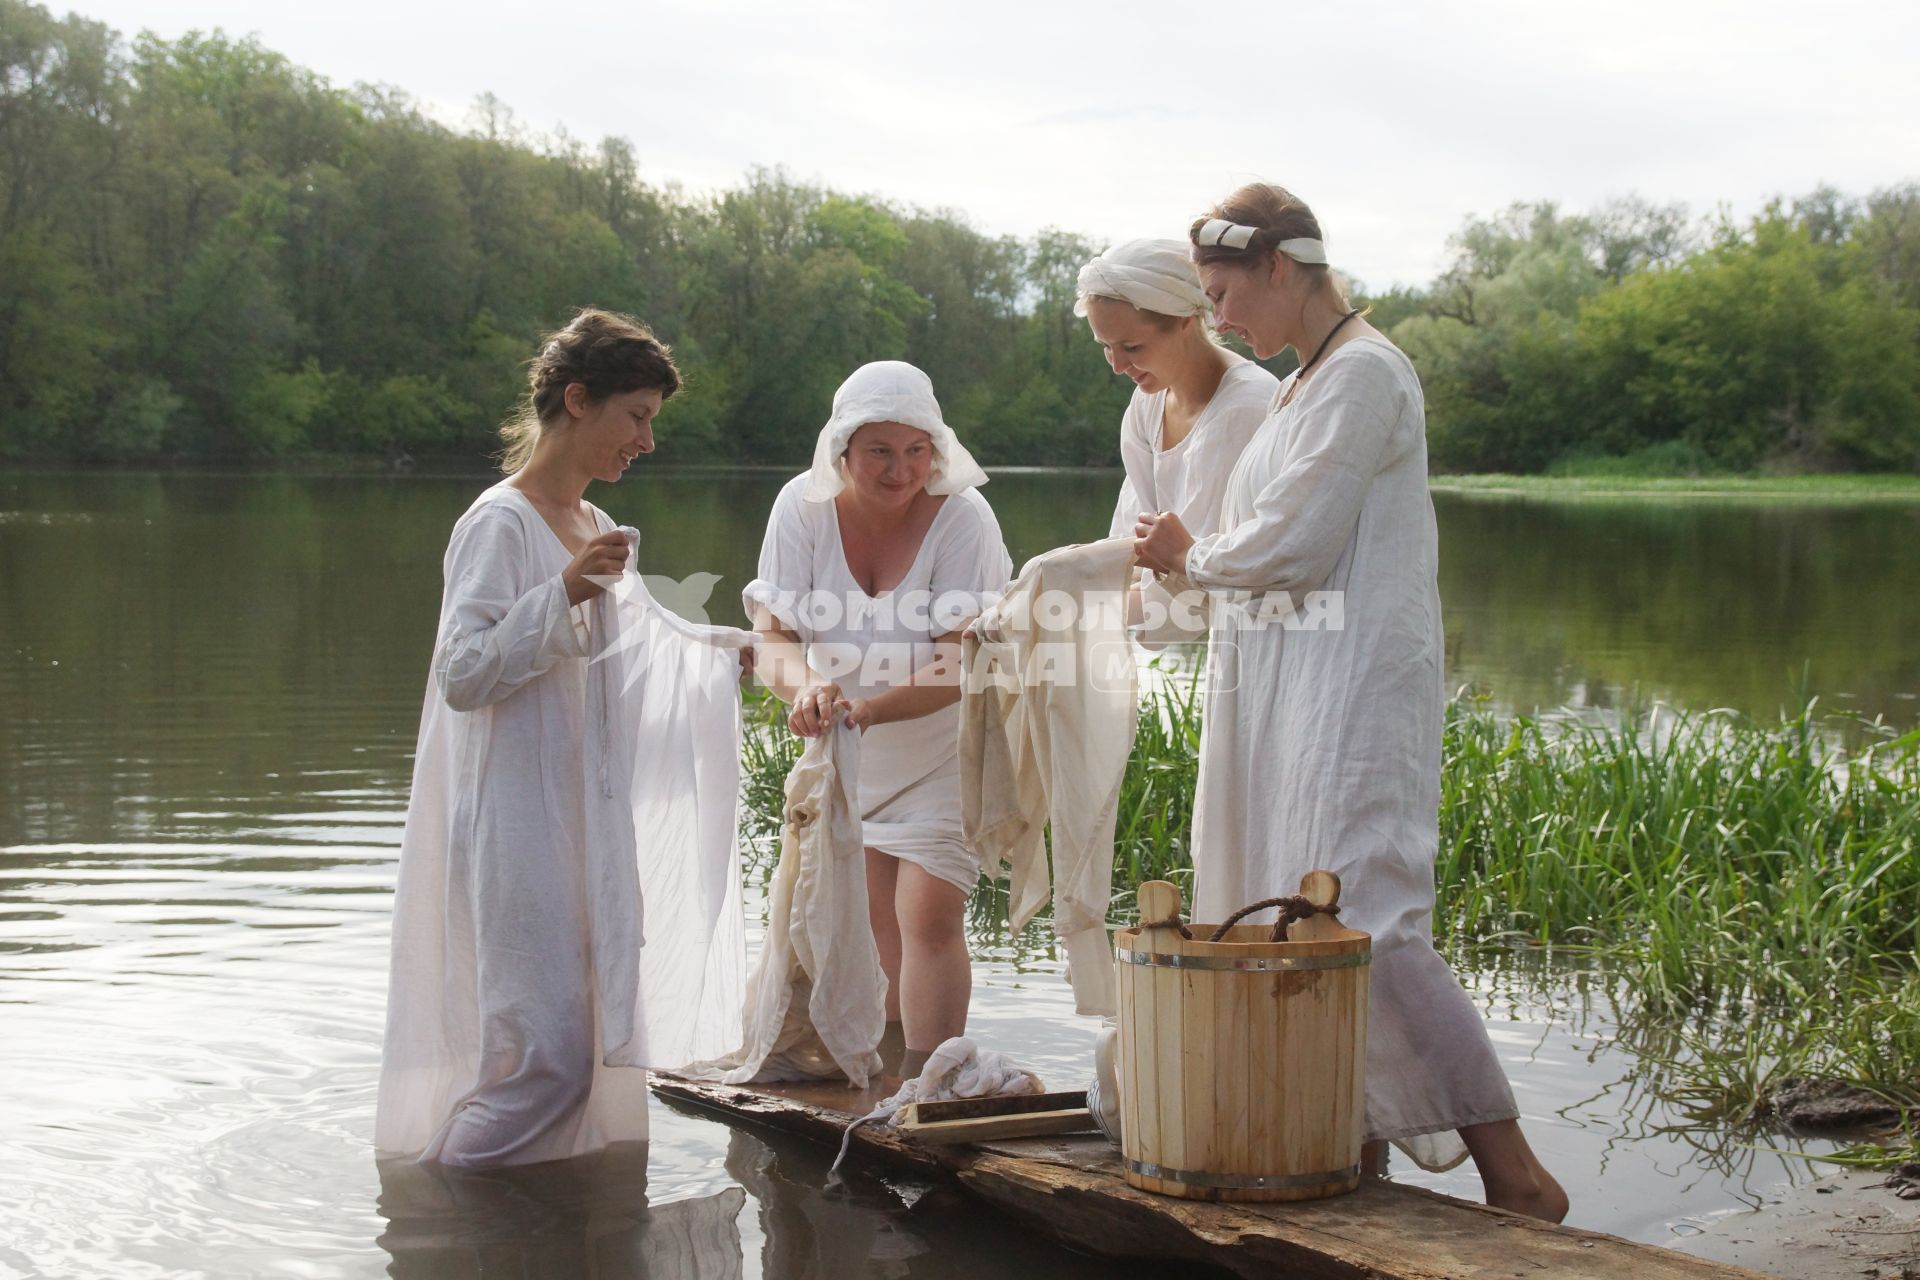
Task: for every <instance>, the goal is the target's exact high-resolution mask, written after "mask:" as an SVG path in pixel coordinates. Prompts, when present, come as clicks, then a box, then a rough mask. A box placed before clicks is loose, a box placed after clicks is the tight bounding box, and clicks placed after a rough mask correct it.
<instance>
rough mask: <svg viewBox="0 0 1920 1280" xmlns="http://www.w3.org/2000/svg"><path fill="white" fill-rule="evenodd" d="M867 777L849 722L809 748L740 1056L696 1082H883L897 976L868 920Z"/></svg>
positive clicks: (799, 771) (710, 1068)
mask: <svg viewBox="0 0 1920 1280" xmlns="http://www.w3.org/2000/svg"><path fill="white" fill-rule="evenodd" d="M837 719H838V717H836V720H837ZM859 778H860V733H859V731H858V730H856V729H850V728H847V727H846V726H845V725H844V724H840V723H836V724H835V726H834V727H833V728H832V729H830V730H828V731H827V732H826V733H824V734H821V735H820V736H819V737H817V738H812V739H809V740H808V742H807V747H806V750H805V751H804V752H802V753H801V756H800V761H799V763H798V764H796V765H794V767H793V769H792V771H791V772H790V773H788V774H787V799H786V808H785V810H784V818H783V821H782V824H781V829H780V861H779V864H778V865H777V866H775V867H774V870H773V883H772V885H771V887H770V888H769V891H768V904H767V940H766V945H765V946H764V947H762V948H761V951H760V958H759V960H758V961H756V962H755V964H754V968H753V976H752V977H751V978H750V979H749V980H748V982H747V997H746V1005H745V1012H744V1016H743V1017H742V1018H741V1021H740V1023H737V1024H736V1026H738V1027H740V1029H741V1030H742V1032H743V1035H742V1039H741V1040H740V1042H739V1043H740V1047H739V1048H738V1049H736V1050H734V1051H733V1052H732V1053H729V1054H727V1055H726V1056H725V1057H724V1058H720V1059H718V1060H716V1061H712V1062H704V1063H701V1064H699V1066H698V1067H697V1068H695V1069H694V1074H699V1075H704V1076H709V1077H718V1078H719V1079H721V1080H724V1081H726V1082H727V1083H729V1084H746V1083H748V1082H749V1081H754V1080H815V1079H831V1078H836V1077H839V1076H845V1077H846V1079H847V1081H848V1082H849V1083H850V1084H851V1085H853V1086H854V1087H855V1088H865V1087H866V1086H867V1083H868V1082H869V1081H870V1080H872V1079H873V1078H875V1077H877V1076H878V1075H879V1073H880V1069H881V1062H880V1055H879V1053H878V1052H877V1047H878V1045H879V1043H880V1036H881V1034H882V1032H883V1031H884V1030H885V1026H886V994H887V979H886V974H885V973H884V972H882V970H881V968H880V953H879V951H878V949H877V948H876V947H875V946H874V941H873V929H872V927H871V926H870V925H869V923H868V921H867V869H866V853H865V848H864V843H863V841H862V839H861V823H860V805H859V797H858V794H857V792H858V790H859ZM740 1007H741V1006H740V1005H739V1004H738V1003H736V1004H734V1005H732V1006H730V1008H731V1009H739V1008H740Z"/></svg>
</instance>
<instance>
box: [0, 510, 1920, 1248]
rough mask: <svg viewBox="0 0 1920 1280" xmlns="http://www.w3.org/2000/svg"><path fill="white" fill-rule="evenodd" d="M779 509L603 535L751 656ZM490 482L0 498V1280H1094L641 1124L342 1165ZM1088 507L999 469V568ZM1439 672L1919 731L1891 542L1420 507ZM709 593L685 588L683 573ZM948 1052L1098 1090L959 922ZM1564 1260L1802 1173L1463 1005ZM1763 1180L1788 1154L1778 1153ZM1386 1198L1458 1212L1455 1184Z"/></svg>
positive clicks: (891, 1200) (1722, 515)
mask: <svg viewBox="0 0 1920 1280" xmlns="http://www.w3.org/2000/svg"><path fill="white" fill-rule="evenodd" d="M781 479H782V477H780V476H778V475H769V474H758V473H750V474H744V475H742V474H737V473H736V474H727V475H723V474H718V473H699V472H655V473H650V474H648V473H643V474H642V475H640V476H637V477H634V478H632V479H630V480H628V481H626V482H624V483H623V484H622V485H620V486H619V487H618V488H614V489H602V490H600V491H598V492H596V493H595V494H594V495H592V496H593V497H594V498H595V500H596V501H598V502H599V503H600V504H601V505H602V506H604V507H606V508H607V509H608V511H609V512H610V513H611V514H613V515H614V516H615V518H617V519H619V520H622V521H623V522H627V523H632V524H635V525H637V526H639V527H640V528H641V529H642V531H643V534H644V537H645V540H644V542H643V544H642V553H643V560H644V567H645V569H646V570H647V571H648V572H650V573H656V574H662V575H665V576H669V577H673V578H677V579H688V580H687V581H686V582H685V583H684V584H683V587H682V591H683V592H684V593H685V594H684V595H683V597H682V602H683V603H686V602H688V601H691V600H692V599H694V598H697V597H699V596H701V595H702V594H705V593H706V592H707V589H708V588H711V592H710V607H711V610H712V613H713V616H714V617H715V618H716V619H717V620H722V621H733V620H738V618H739V612H738V610H739V605H738V590H739V587H740V586H741V585H742V584H743V583H744V581H745V580H746V579H747V578H748V577H750V576H751V571H752V566H753V561H754V556H755V553H756V551H757V547H758V542H759V537H760V531H761V526H762V522H763V520H764V518H765V514H766V511H767V509H768V506H769V504H770V502H771V500H772V496H773V493H774V491H775V490H776V489H777V488H778V485H779V483H780V481H781ZM483 483H485V482H484V480H479V479H476V478H473V477H446V478H420V477H408V478H394V479H388V478H378V479H369V478H318V477H271V478H261V477H189V476H97V475H86V476H65V475H45V474H28V473H0V1170H4V1173H3V1174H0V1188H4V1194H0V1280H11V1278H13V1277H26V1276H42V1275H44V1276H75V1277H82V1276H85V1277H92V1276H114V1277H147V1276H153V1277H159V1276H198V1275H205V1276H287V1277H331V1276H372V1275H380V1274H388V1273H390V1274H394V1275H403V1276H432V1277H454V1276H479V1275H496V1274H501V1275H514V1276H522V1275H525V1276H535V1275H538V1276H555V1277H559V1276H573V1275H587V1274H592V1275H596V1276H608V1277H622V1276H682V1275H685V1276H695V1275H697V1276H701V1277H708V1276H716V1277H719V1276H729V1275H742V1276H758V1275H764V1276H774V1277H782V1278H791V1277H805V1276H822V1277H828V1276H832V1277H838V1276H856V1275H870V1276H885V1277H901V1276H909V1277H944V1276H963V1275H964V1276H968V1277H998V1276H1007V1277H1015V1276H1039V1275H1042V1274H1045V1275H1061V1276H1067V1277H1077V1276H1082V1275H1085V1276H1093V1275H1095V1274H1102V1275H1104V1274H1108V1273H1109V1272H1110V1268H1109V1267H1108V1266H1106V1265H1104V1264H1099V1263H1094V1262H1090V1261H1088V1260H1085V1259H1081V1258H1077V1257H1075V1256H1074V1255H1071V1254H1067V1253H1064V1252H1063V1251H1061V1250H1058V1249H1056V1248H1054V1247H1052V1246H1050V1245H1048V1244H1046V1243H1044V1242H1042V1241H1040V1240H1038V1239H1036V1238H1033V1237H1030V1236H1029V1235H1027V1234H1026V1233H1024V1232H1022V1231H1019V1230H1017V1229H1014V1228H1012V1227H1010V1226H1009V1225H1008V1224H1006V1223H1005V1222H1004V1221H1002V1220H1000V1219H998V1218H996V1217H994V1216H992V1215H989V1214H985V1213H983V1212H982V1211H980V1210H977V1209H974V1208H973V1207H971V1206H970V1205H968V1204H967V1203H966V1202H965V1201H963V1200H960V1199H958V1198H957V1196H956V1194H955V1193H953V1192H951V1191H948V1190H944V1189H931V1190H930V1189H928V1188H925V1187H922V1186H917V1185H914V1184H911V1183H903V1182H900V1181H898V1180H890V1179H883V1178H877V1177H872V1176H868V1175H865V1174H856V1175H855V1176H854V1177H853V1178H852V1179H850V1181H849V1182H848V1184H847V1185H846V1186H845V1187H844V1188H843V1189H839V1190H836V1191H833V1192H831V1193H824V1192H823V1191H822V1189H821V1188H822V1183H823V1181H824V1171H825V1157H824V1156H823V1155H822V1154H821V1153H819V1152H817V1151H814V1150H811V1149H809V1148H806V1147H804V1146H798V1147H796V1146H789V1145H786V1144H781V1143H769V1142H767V1141H763V1140H762V1139H760V1138H756V1137H752V1136H748V1135H744V1134H740V1133H734V1132H731V1131H729V1130H728V1129H726V1128H725V1127H723V1126H721V1125H718V1124H716V1123H713V1122H712V1121H709V1120H706V1119H703V1118H700V1117H698V1116H694V1115H684V1114H681V1113H679V1112H676V1111H674V1110H672V1109H670V1108H668V1107H666V1106H664V1105H662V1104H660V1103H659V1102H658V1101H656V1102H655V1103H654V1104H653V1105H654V1116H653V1121H654V1138H653V1142H652V1143H651V1150H650V1151H646V1152H614V1153H610V1154H609V1156H608V1157H606V1158H604V1159H600V1160H595V1161H586V1162H579V1164H578V1165H577V1166H575V1167H567V1168H562V1169H557V1170H556V1169H552V1168H547V1169H538V1170H528V1171H522V1172H519V1173H512V1174H501V1175H487V1176H478V1177H468V1178H464V1179H459V1180H446V1179H441V1178H436V1177H433V1176H430V1175H427V1174H424V1173H420V1172H419V1171H407V1170H400V1171H395V1170H388V1171H386V1172H385V1174H384V1175H383V1172H382V1171H381V1170H380V1169H379V1168H377V1167H376V1165H375V1162H374V1160H373V1158H372V1154H371V1151H370V1149H369V1138H370V1134H371V1130H372V1109H373V1088H374V1081H375V1077H376V1072H377V1065H378V1056H379V1036H380V1025H381V1009H382V1004H383V1000H384V989H385V966H386V947H387V918H388V908H389V902H390V895H391V890H392V885H393V877H394V859H395V854H396V850H397V846H398V842H399V834H400V824H401V820H402V816H403V813H404V808H405V802H406V785H407V779H408V769H409V761H410V756H411V751H412V746H413V735H414V731H415V729H416V727H417V724H418V716H419V707H420V699H421V695H422V691H423V688H424V684H425V678H426V661H427V656H428V651H429V649H430V646H431V640H432V633H433V619H434V613H435V608H436V603H437V595H438V590H439V584H438V572H439V569H438V566H439V558H440V553H441V551H442V549H443V547H444V545H445V538H446V533H447V530H448V528H449V527H450V526H451V524H452V522H453V520H454V518H455V517H456V516H457V515H458V514H459V512H460V511H461V510H462V509H464V507H465V506H466V504H467V503H468V502H469V501H470V499H471V497H472V495H473V493H474V492H475V491H476V490H477V489H478V487H480V485H482V484H483ZM1115 487H1116V486H1115V480H1114V478H1113V477H1111V476H1105V475H1088V474H1007V475H999V476H996V478H995V480H994V482H993V484H992V486H991V487H990V488H989V490H988V491H987V492H988V494H989V496H990V497H991V498H992V499H993V501H994V503H995V506H996V509H997V510H998V512H999V514H1000V517H1001V520H1002V523H1003V526H1004V528H1005V531H1006V534H1007V540H1008V543H1009V546H1010V548H1011V550H1012V551H1013V554H1014V558H1015V561H1016V563H1017V562H1018V561H1019V560H1021V559H1022V558H1024V557H1025V556H1028V555H1031V554H1033V553H1035V552H1038V551H1040V550H1043V549H1045V548H1047V547H1049V546H1052V545H1056V544H1057V543H1060V542H1064V541H1070V540H1078V539H1084V538H1088V537H1092V536H1098V535H1100V534H1102V533H1104V530H1105V523H1106V519H1107V516H1108V514H1109V512H1110V510H1111V504H1112V495H1113V493H1114V490H1115ZM1437 505H1438V510H1439V516H1440V524H1441V535H1442V546H1443V556H1444V566H1443V573H1442V584H1441V585H1442V594H1443V599H1444V601H1445V607H1446V617H1447V639H1448V661H1449V668H1450V671H1451V674H1452V677H1453V679H1454V680H1455V681H1456V682H1457V683H1471V684H1473V685H1474V686H1476V687H1478V688H1480V689H1482V690H1483V691H1485V692H1486V693H1487V694H1488V695H1489V696H1491V697H1492V698H1493V699H1494V700H1495V701H1496V703H1498V704H1499V705H1501V706H1503V707H1507V708H1511V709H1519V710H1530V709H1534V708H1539V707H1557V706H1563V705H1564V706H1574V707H1578V708H1583V709H1587V710H1589V711H1598V712H1601V713H1604V712H1605V711H1606V710H1607V709H1608V708H1611V707H1613V706H1617V705H1618V704H1619V703H1620V702H1621V700H1622V699H1624V698H1627V697H1632V696H1639V697H1647V698H1655V697H1657V698H1665V699H1669V700H1671V701H1673V702H1675V703H1678V704H1680V705H1683V706H1732V707H1735V708H1739V709H1743V710H1748V711H1752V712H1755V713H1758V714H1763V715H1765V714H1770V713H1771V712H1772V711H1774V710H1775V709H1776V708H1777V707H1779V706H1780V705H1782V704H1784V703H1788V702H1792V701H1795V700H1796V699H1797V698H1799V697H1800V696H1801V694H1802V693H1803V692H1804V693H1808V694H1815V695H1818V696H1820V697H1821V698H1822V699H1823V701H1824V702H1826V703H1827V704H1828V705H1832V706H1838V707H1843V708H1847V709H1850V710H1854V711H1857V712H1859V713H1862V714H1866V715H1877V716H1883V717H1886V718H1888V719H1890V720H1892V721H1895V722H1897V723H1901V724H1912V723H1914V722H1915V721H1916V720H1917V719H1920V711H1917V709H1916V705H1915V698H1914V691H1915V690H1916V689H1920V641H1916V640H1915V639H1914V637H1915V636H1916V635H1920V597H1917V596H1916V593H1914V592H1912V591H1911V589H1910V588H1911V586H1912V584H1914V583H1915V582H1920V537H1916V536H1915V535H1916V533H1920V509H1913V508H1907V507H1899V506H1895V507H1888V506H1863V507H1851V508H1849V507H1835V508H1822V507H1812V506H1806V505H1801V504H1796V505H1793V506H1766V505H1744V504H1734V503H1724V502H1709V503H1698V502H1696V503H1649V502H1627V503H1591V502H1588V503H1577V504H1564V503H1545V502H1520V501H1512V500H1485V499H1469V498H1464V497H1450V496H1448V495H1444V494H1443V495H1441V496H1440V498H1439V499H1438V503H1437ZM696 573H709V574H716V575H718V578H717V579H716V580H714V581H712V582H709V581H708V580H707V579H705V578H689V575H693V574H696ZM972 927H973V934H974V940H975V954H976V959H977V965H976V975H977V990H976V995H975V1005H974V1016H973V1019H972V1024H971V1030H972V1032H973V1033H974V1034H976V1035H978V1036H979V1037H980V1038H981V1039H982V1040H983V1041H985V1042H987V1043H989V1044H994V1045H1000V1046H1006V1047H1013V1048H1015V1049H1017V1051H1018V1055H1019V1057H1020V1058H1021V1059H1022V1060H1023V1061H1025V1062H1027V1063H1029V1064H1031V1065H1033V1066H1035V1067H1036V1068H1038V1069H1039V1070H1040V1071H1041V1073H1042V1074H1043V1075H1044V1076H1046V1077H1047V1078H1048V1080H1049V1081H1050V1083H1052V1084H1053V1085H1055V1087H1078V1086H1079V1085H1081V1084H1083V1083H1084V1076H1085V1072H1086V1060H1087V1048H1088V1045H1089V1044H1090V1042H1091V1037H1092V1034H1093V1028H1092V1027H1091V1026H1090V1025H1088V1024H1087V1023H1086V1022H1085V1020H1079V1019H1075V1018H1074V1016H1073V1014H1072V1012H1071V1002H1070V999H1069V997H1068V995H1067V993H1066V990H1065V987H1064V984H1063V982H1062V980H1061V977H1060V968H1059V964H1058V962H1057V959H1056V958H1055V957H1054V956H1053V954H1052V952H1051V950H1050V948H1049V947H1048V946H1047V944H1046V940H1045V938H1044V937H1042V936H1041V935H1040V934H1039V933H1037V932H1033V933H1029V934H1028V935H1026V936H1023V937H1018V938H1010V937H1008V936H1006V935H1005V932H1004V928H1003V927H1001V926H1000V925H998V924H996V922H995V920H994V918H993V914H992V911H991V909H990V904H989V903H988V902H987V901H986V900H985V899H983V900H982V902H981V903H980V904H979V908H978V909H977V910H976V911H975V913H974V916H973V925H972ZM1466 976H1467V980H1468V982H1469V985H1470V987H1471V988H1472V990H1473V991H1474V992H1475V994H1476V997H1477V999H1478V1000H1479V1002H1480V1004H1481V1007H1482V1008H1483V1010H1484V1012H1485V1016H1486V1018H1487V1022H1488V1026H1489V1029H1490V1031H1491V1033H1492V1035H1493V1037H1494V1041H1495V1044H1496V1046H1497V1047H1498V1049H1499V1051H1500V1053H1501V1056H1502V1058H1503V1059H1504V1061H1505V1063H1506V1066H1507V1069H1508V1071H1509V1073H1510V1075H1511V1077H1512V1079H1513V1082H1514V1085H1515V1089H1516V1092H1517V1093H1518V1094H1519V1096H1520V1099H1521V1102H1522V1106H1523V1108H1524V1109H1525V1112H1526V1124H1527V1126H1528V1129H1529V1132H1530V1133H1531V1134H1532V1136H1533V1138H1534V1141H1535V1144H1536V1146H1537V1147H1538V1148H1539V1149H1540V1150H1541V1152H1542V1155H1543V1156H1544V1158H1545V1159H1546V1160H1547V1162H1548V1164H1549V1165H1550V1166H1551V1167H1552V1168H1554V1169H1555V1171H1556V1172H1557V1173H1558V1174H1559V1176H1560V1177H1561V1178H1562V1180H1563V1181H1565V1182H1566V1183H1567V1184H1568V1187H1569V1190H1570V1191H1571V1192H1572V1194H1573V1197H1574V1206H1575V1207H1574V1212H1573V1217H1572V1221H1574V1222H1575V1223H1577V1224H1579V1225H1582V1226H1588V1227H1594V1228H1598V1229H1602V1230H1607V1231H1612V1232H1617V1233H1620V1234H1623V1235H1627V1236H1631V1237H1634V1238H1638V1239H1643V1240H1650V1241H1670V1240H1672V1239H1673V1238H1675V1236H1677V1235H1684V1234H1686V1233H1689V1232H1691V1231H1694V1230H1697V1229H1698V1227H1699V1224H1700V1223H1702V1222H1704V1221H1706V1220H1708V1219H1710V1218H1712V1217H1715V1216H1718V1215H1724V1214H1728V1213H1735V1212H1740V1211H1741V1210H1742V1209H1743V1208H1744V1207H1746V1206H1747V1205H1749V1204H1751V1203H1752V1202H1753V1201H1754V1200H1755V1199H1756V1198H1757V1196H1758V1195H1759V1194H1760V1193H1762V1192H1764V1191H1766V1190H1768V1189H1770V1188H1772V1187H1776V1186H1778V1185H1780V1184H1782V1183H1785V1182H1789V1181H1793V1180H1804V1179H1806V1178H1807V1177H1809V1176H1810V1173H1811V1170H1810V1168H1809V1166H1808V1164H1807V1163H1806V1162H1804V1161H1801V1160H1798V1159H1795V1158H1793V1157H1792V1156H1790V1155H1782V1154H1778V1153H1774V1152H1766V1151H1760V1150H1756V1149H1754V1147H1753V1146H1751V1145H1748V1144H1743V1143H1741V1142H1738V1141H1731V1140H1729V1139H1728V1138H1727V1136H1726V1135H1723V1134H1719V1133H1716V1132H1714V1131H1712V1130H1703V1129H1700V1128H1698V1127H1696V1126H1693V1125H1691V1124H1690V1123H1688V1122H1687V1121H1686V1119H1685V1117H1684V1116H1683V1115H1682V1114H1681V1113H1680V1112H1679V1111H1678V1110H1677V1109H1676V1108H1674V1107H1673V1106H1672V1105H1670V1104H1669V1103H1668V1102H1666V1101H1665V1100H1663V1098H1662V1097H1661V1095H1660V1091H1659V1086H1660V1076H1659V1069H1658V1065H1657V1064H1654V1063H1649V1062H1645V1061H1642V1060H1640V1059H1638V1058H1636V1057H1635V1056H1634V1055H1633V1054H1632V1053H1631V1052H1630V1051H1629V1050H1628V1049H1627V1048H1625V1047H1624V1046H1623V1045H1621V1044H1620V1043H1618V1042H1617V1041H1616V1040H1615V1031H1616V1029H1617V1027H1618V1025H1619V1021H1620V1016H1619V1015H1620V1012H1621V1011H1618V1010H1615V1009H1613V1008H1612V1007H1611V1006H1610V1005H1609V1004H1608V1003H1607V1001H1606V999H1605V998H1604V996H1602V995H1600V994H1599V993H1598V984H1596V983H1592V982H1590V981H1589V980H1588V979H1586V978H1585V977H1583V975H1581V974H1579V973H1578V972H1573V971H1568V970H1564V969H1561V970H1548V971H1542V970H1540V969H1538V968H1537V967H1531V966H1528V965H1524V964H1520V963H1518V962H1516V963H1514V964H1512V965H1496V964H1492V963H1488V964H1487V965H1486V966H1485V967H1484V968H1483V970H1482V971H1481V972H1477V973H1473V974H1469V975H1466ZM1765 1145H1769V1146H1780V1147H1784V1148H1792V1147H1794V1146H1795V1144H1794V1143H1792V1142H1791V1141H1788V1140H1785V1139H1777V1140H1769V1141H1768V1143H1767V1144H1765ZM1395 1176H1396V1177H1402V1178H1405V1179H1407V1180H1409V1181H1413V1182H1418V1183H1420V1184H1422V1185H1428V1186H1435V1187H1439V1188H1442V1189H1445V1190H1448V1191H1452V1192H1455V1193H1458V1194H1461V1195H1467V1196H1473V1195H1476V1194H1477V1186H1476V1184H1475V1181H1474V1179H1473V1176H1472V1174H1471V1172H1470V1171H1464V1170H1462V1171H1455V1172H1453V1173H1450V1174H1446V1175H1427V1174H1422V1173H1419V1172H1418V1171H1417V1170H1416V1171H1409V1170H1401V1169H1396V1170H1395Z"/></svg>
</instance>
